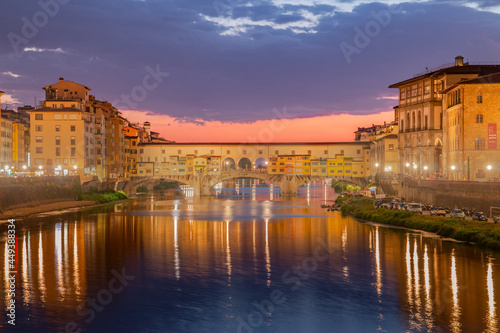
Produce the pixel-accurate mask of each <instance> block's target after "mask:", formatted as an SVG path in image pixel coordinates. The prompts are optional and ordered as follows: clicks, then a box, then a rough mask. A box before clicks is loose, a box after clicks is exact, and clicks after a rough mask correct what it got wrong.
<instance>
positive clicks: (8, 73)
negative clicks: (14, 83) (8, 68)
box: [2, 72, 21, 78]
mask: <svg viewBox="0 0 500 333" xmlns="http://www.w3.org/2000/svg"><path fill="white" fill-rule="evenodd" d="M2 74H3V75H7V76H11V77H16V78H17V77H20V76H21V75H19V74H14V73H12V72H2Z"/></svg>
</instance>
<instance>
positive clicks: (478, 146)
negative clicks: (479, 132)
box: [475, 138, 484, 150]
mask: <svg viewBox="0 0 500 333" xmlns="http://www.w3.org/2000/svg"><path fill="white" fill-rule="evenodd" d="M475 149H477V150H481V149H484V139H483V138H477V139H476V142H475Z"/></svg>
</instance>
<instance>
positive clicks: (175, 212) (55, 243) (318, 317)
mask: <svg viewBox="0 0 500 333" xmlns="http://www.w3.org/2000/svg"><path fill="white" fill-rule="evenodd" d="M244 182H247V184H249V183H248V181H246V180H245V181H244ZM255 184H256V185H255V186H256V188H257V186H258V185H261V184H259V183H258V182H257V183H255ZM240 190H245V191H249V193H251V187H249V188H245V189H243V188H240ZM221 192H223V191H221ZM324 192H325V187H324V186H323V185H321V184H320V185H317V186H314V185H309V188H308V187H303V188H302V189H301V190H300V191H299V195H298V196H297V197H287V198H285V197H284V196H281V197H280V199H276V200H274V201H273V200H270V193H267V194H266V193H259V192H257V193H256V195H255V200H252V196H251V195H245V196H242V197H243V200H234V199H233V198H230V197H223V196H222V197H220V198H216V197H206V198H184V197H179V196H178V195H176V194H175V192H166V193H165V195H164V196H161V195H152V196H142V197H140V198H138V199H137V200H135V201H131V202H127V203H120V204H117V205H114V206H112V207H110V208H107V207H104V208H99V210H97V209H95V210H90V211H88V212H86V213H78V214H76V213H68V214H63V215H56V216H46V217H38V218H33V219H26V220H25V221H24V224H23V225H18V229H17V230H16V236H17V241H18V260H17V261H16V263H17V264H16V265H17V266H16V270H17V272H18V277H19V279H18V280H17V282H16V293H17V295H18V297H19V307H18V310H19V312H18V315H19V317H18V320H19V321H18V322H17V323H16V324H18V325H19V326H20V327H22V328H23V329H22V331H23V332H45V331H64V330H65V325H66V324H67V323H68V322H75V323H76V325H77V326H78V327H79V328H81V329H82V331H91V332H110V331H119V332H138V331H149V332H157V331H165V329H166V328H168V330H169V331H172V332H197V331H202V332H237V331H238V327H240V325H242V324H241V323H242V321H240V320H239V319H238V318H241V320H243V321H244V322H245V323H247V324H248V325H250V324H252V326H251V328H252V329H253V330H254V331H255V332H278V333H281V332H312V333H314V332H325V331H330V328H333V327H335V329H336V330H338V331H340V332H344V331H352V332H375V331H387V332H403V331H407V332H498V314H497V307H496V303H497V301H498V297H499V290H500V282H499V276H500V267H499V266H498V265H497V264H496V263H497V262H498V259H499V258H500V256H499V254H498V253H489V252H483V251H481V250H480V249H478V248H475V247H473V246H468V245H464V244H459V243H454V242H447V241H443V240H442V239H440V238H436V237H432V236H431V235H424V234H422V233H417V232H412V231H408V230H405V229H395V228H388V227H385V226H383V225H378V224H366V223H360V222H357V221H356V220H354V219H352V218H350V217H342V216H341V215H340V214H339V213H338V212H334V213H326V212H325V210H324V209H321V208H320V207H319V206H320V204H321V203H322V202H323V201H324V200H328V201H329V200H333V199H334V198H335V195H334V194H333V193H332V192H331V190H330V189H328V190H327V191H326V192H327V197H326V198H324ZM308 193H309V202H308V200H307V197H308ZM276 195H277V194H276ZM0 250H3V253H4V262H3V263H4V269H3V270H1V272H0V278H1V280H0V281H2V283H3V290H4V293H5V294H6V293H7V291H8V289H9V287H10V282H9V279H8V268H7V267H8V264H9V262H8V249H7V243H6V242H5V240H2V242H1V243H0ZM122 267H123V268H124V269H125V271H126V272H127V274H130V275H133V276H135V279H134V280H132V281H130V283H129V284H128V285H127V286H126V288H124V290H123V291H122V292H121V293H120V294H117V295H113V299H112V302H109V303H107V304H106V306H104V308H103V311H100V312H95V315H96V317H95V319H94V320H92V321H90V322H86V319H87V318H88V317H87V316H82V315H80V314H79V313H78V312H77V308H78V306H80V305H81V304H82V302H83V304H85V301H86V300H87V299H88V298H95V297H96V295H99V293H100V292H101V291H102V290H103V289H105V288H107V285H108V283H109V281H110V279H111V278H112V277H113V275H112V273H111V271H112V270H113V269H115V270H120V269H121V268H122ZM276 291H280V292H281V293H282V294H283V298H284V302H283V303H282V304H277V303H276V304H274V308H273V309H272V311H271V312H272V313H271V314H270V315H269V316H268V315H266V314H262V315H261V317H258V316H257V315H259V313H261V312H256V314H254V311H258V310H256V309H257V308H258V307H256V306H255V303H256V304H257V305H262V304H267V303H265V301H269V300H270V299H271V298H270V297H271V295H274V294H273V292H274V293H276ZM7 305H8V304H7V298H5V301H4V306H5V307H6V306H7ZM83 309H85V308H83ZM269 309H270V308H269ZM131 314H134V315H131ZM252 314H253V315H252ZM249 315H252V316H254V317H256V318H257V317H258V318H257V319H259V320H258V321H249V320H248V318H249ZM252 316H251V318H253V317H252ZM145 318H146V319H147V320H145ZM254 319H255V318H254ZM257 324H259V325H257ZM1 325H5V323H2V324H1Z"/></svg>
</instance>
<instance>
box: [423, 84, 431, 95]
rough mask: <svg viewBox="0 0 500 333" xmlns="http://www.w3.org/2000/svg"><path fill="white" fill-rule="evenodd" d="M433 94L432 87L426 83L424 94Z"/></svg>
mask: <svg viewBox="0 0 500 333" xmlns="http://www.w3.org/2000/svg"><path fill="white" fill-rule="evenodd" d="M430 93H431V86H430V83H426V86H425V87H424V94H425V95H427V94H430Z"/></svg>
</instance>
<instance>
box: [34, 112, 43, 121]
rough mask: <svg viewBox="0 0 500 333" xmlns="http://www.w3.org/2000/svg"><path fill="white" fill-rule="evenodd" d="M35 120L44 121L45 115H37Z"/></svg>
mask: <svg viewBox="0 0 500 333" xmlns="http://www.w3.org/2000/svg"><path fill="white" fill-rule="evenodd" d="M35 120H43V114H42V113H36V114H35Z"/></svg>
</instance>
